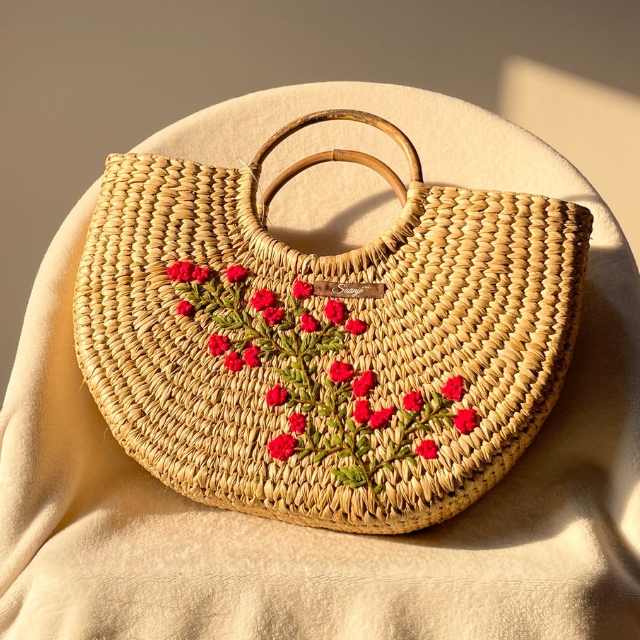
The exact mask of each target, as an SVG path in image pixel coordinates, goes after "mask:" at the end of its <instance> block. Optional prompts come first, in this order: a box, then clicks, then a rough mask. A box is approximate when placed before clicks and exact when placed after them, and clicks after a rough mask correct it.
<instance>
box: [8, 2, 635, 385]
mask: <svg viewBox="0 0 640 640" xmlns="http://www.w3.org/2000/svg"><path fill="white" fill-rule="evenodd" d="M1 15H2V19H1V21H0V30H1V31H0V68H1V85H0V86H1V87H2V95H1V98H0V99H1V100H2V103H1V113H2V118H0V127H1V128H2V129H1V131H0V140H1V141H2V154H1V155H0V162H1V163H2V166H1V167H0V169H1V171H0V176H1V178H0V179H1V180H2V199H1V200H0V202H1V205H0V206H1V209H0V216H1V223H2V227H1V229H2V233H0V268H1V269H2V274H3V275H4V277H3V280H2V296H3V313H2V316H0V336H1V337H0V393H3V390H4V387H5V385H6V381H7V379H8V375H9V372H10V369H11V362H12V359H13V355H14V351H15V347H16V343H17V339H18V335H19V330H20V325H21V320H22V315H23V314H24V309H25V306H26V303H27V299H28V295H29V290H30V285H31V282H32V281H33V278H34V277H35V273H36V270H37V268H38V265H39V263H40V260H41V258H42V255H43V253H44V251H45V250H46V247H47V245H48V243H49V241H50V239H51V237H52V236H53V234H54V233H55V231H56V229H57V228H58V226H59V225H60V223H61V222H62V220H63V219H64V217H65V215H66V213H67V212H68V211H69V209H70V208H71V207H72V206H73V204H74V202H75V201H76V200H77V199H78V198H79V196H80V195H81V194H82V192H83V191H84V189H85V188H86V187H87V186H88V185H89V184H90V183H91V182H92V181H93V180H94V179H95V178H96V177H98V176H99V174H100V173H101V169H102V163H103V161H104V157H105V156H106V155H107V153H109V152H111V151H123V150H127V149H129V148H130V147H132V146H133V145H135V144H136V143H137V142H139V141H140V140H142V139H144V138H145V137H147V136H148V135H150V134H151V133H153V132H154V131H157V130H158V129H160V128H162V127H164V126H166V125H168V124H170V123H171V122H173V121H175V120H177V119H179V118H181V117H184V116H186V115H188V114H190V113H192V112H194V111H196V110H199V109H202V108H204V107H207V106H209V105H211V104H215V103H217V102H221V101H223V100H226V99H229V98H232V97H235V96H239V95H243V94H245V93H249V92H252V91H257V90H260V89H266V88H270V87H274V86H281V85H287V84H295V83H303V82H318V81H324V80H365V81H372V82H389V83H396V84H406V85H411V86H415V87H420V88H424V89H429V90H433V91H438V92H441V93H446V94H449V95H453V96H456V97H459V98H462V99H464V100H467V101H469V102H473V103H475V104H477V105H479V106H481V107H484V108H486V109H490V110H493V111H496V112H498V113H501V114H502V115H505V116H506V117H508V118H509V119H511V120H513V121H514V122H516V123H518V124H521V125H523V126H525V127H527V128H529V129H530V130H531V131H533V132H534V133H536V134H537V135H539V136H540V137H542V138H544V139H546V140H547V141H548V142H550V143H551V144H552V145H554V146H556V148H558V149H559V150H560V151H561V152H562V153H564V154H565V155H566V156H567V157H568V158H569V159H570V160H572V161H573V162H574V164H576V165H577V166H578V167H579V168H580V169H582V171H583V172H584V173H585V175H586V176H587V177H588V178H589V179H590V180H591V181H592V182H593V183H594V185H595V186H596V188H598V189H599V190H600V192H601V193H602V195H603V196H604V198H605V199H607V200H608V201H609V202H610V204H611V206H612V208H613V211H614V213H615V214H616V215H617V216H618V219H619V220H620V222H621V224H622V226H623V228H624V229H625V231H626V232H627V235H628V236H629V238H630V240H631V242H632V245H633V246H634V248H635V249H636V255H639V252H640V227H639V226H638V222H637V218H638V216H637V213H636V210H637V208H638V206H637V205H635V204H634V202H633V195H632V193H629V194H628V193H626V192H632V191H633V189H634V187H635V183H637V182H638V175H639V172H638V154H637V152H635V149H637V148H638V144H637V141H638V131H639V130H640V127H638V118H639V115H638V114H639V100H638V96H640V38H639V37H638V33H639V27H640V2H638V1H637V0H608V1H606V2H605V1H598V0H531V1H527V0H513V1H510V2H508V1H506V0H484V1H483V0H446V1H445V0H439V1H425V0H413V1H405V0H393V1H391V0H387V1H381V0H368V2H364V0H357V1H356V0H351V1H350V0H322V1H309V0H303V1H300V0H297V1H293V0H291V1H288V0H286V1H285V0H271V1H270V2H258V1H251V2H246V1H242V0H236V1H235V2H220V1H218V0H180V1H177V0H172V1H168V0H154V1H153V2H152V1H150V0H148V1H147V0H126V1H125V0H106V1H105V0H103V1H102V2H95V1H93V0H77V1H75V2H73V1H69V0H57V1H55V2H46V1H44V0H41V1H29V0H23V1H22V2H16V1H13V2H7V3H3V7H2V14H1ZM427 173H428V168H427Z"/></svg>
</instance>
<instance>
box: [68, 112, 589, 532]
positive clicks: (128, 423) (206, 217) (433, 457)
mask: <svg viewBox="0 0 640 640" xmlns="http://www.w3.org/2000/svg"><path fill="white" fill-rule="evenodd" d="M333 119H346V120H355V121H359V122H363V123H367V124H370V125H373V126H375V127H378V128H379V129H381V130H383V131H385V132H386V133H388V134H389V135H391V136H392V137H393V138H394V139H395V140H396V141H397V142H398V143H399V144H400V146H401V147H402V148H403V150H404V152H405V155H406V157H407V159H408V162H409V165H410V169H411V183H410V184H409V188H408V190H407V189H405V187H404V185H403V184H402V182H401V181H400V180H399V178H398V177H397V176H396V175H395V174H394V173H393V171H391V169H389V168H388V167H387V166H386V165H384V164H383V163H381V162H380V161H379V160H376V159H375V158H372V157H370V156H367V155H366V154H361V153H358V152H354V151H335V150H334V151H329V152H326V153H323V154H316V155H315V156H310V157H309V158H306V159H304V160H303V161H301V162H299V163H297V164H296V165H294V166H293V167H291V168H290V169H289V170H287V171H285V172H284V173H283V174H281V175H280V176H279V177H278V178H277V179H276V180H275V181H274V183H273V184H272V185H270V186H269V187H268V188H267V189H266V190H265V191H264V194H263V197H262V200H261V201H260V202H258V199H257V196H256V194H257V193H258V189H257V184H258V179H259V175H260V169H261V166H262V163H263V161H264V160H265V158H266V157H267V156H268V154H269V153H270V152H271V151H272V150H273V148H274V147H275V146H276V145H277V144H278V143H279V142H280V141H281V140H283V139H284V138H286V137H287V136H289V135H290V134H292V133H293V132H295V131H297V130H298V129H300V128H302V127H305V126H307V125H310V124H313V123H315V122H320V121H324V120H333ZM329 160H346V161H351V162H360V163H362V164H366V165H367V166H370V167H372V168H373V169H375V170H377V171H379V172H380V173H381V174H382V175H384V176H385V177H386V178H387V180H388V181H389V182H390V184H391V185H392V186H393V188H394V189H395V191H396V193H397V194H398V196H399V198H400V200H401V202H403V207H402V212H401V214H400V217H399V218H398V219H397V221H396V222H395V224H394V225H393V227H392V228H391V229H390V230H389V231H388V232H386V233H385V234H384V235H382V236H381V237H380V238H378V239H377V240H375V241H373V242H371V243H369V244H367V245H366V246H364V247H362V248H360V249H357V250H354V251H350V252H348V253H344V254H342V255H337V256H322V257H317V256H315V255H303V254H301V253H299V252H298V251H295V250H294V249H292V248H290V247H288V246H286V245H285V244H283V243H282V242H280V241H278V240H276V239H274V238H273V237H272V236H270V235H269V233H268V232H267V230H266V226H265V224H264V221H265V220H266V213H267V211H268V204H269V202H270V200H271V198H272V197H273V196H274V194H275V193H276V192H277V190H278V188H279V187H280V186H282V184H284V182H286V181H287V180H288V179H290V178H291V177H293V176H294V175H296V173H298V172H300V171H302V170H303V169H304V168H306V167H307V166H311V165H312V164H317V163H318V162H325V161H329ZM591 223H592V217H591V214H590V213H589V211H588V210H587V209H584V208H583V207H580V206H578V205H575V204H571V203H567V202H563V201H561V200H555V199H551V198H546V197H543V196H536V195H529V194H521V193H503V192H500V191H481V190H472V189H463V188H454V187H427V186H426V185H425V184H423V182H422V174H421V168H420V161H419V159H418V156H417V154H416V151H415V149H414V147H413V145H412V144H411V142H410V141H409V140H408V139H407V137H406V136H405V135H404V134H403V133H402V132H401V131H400V130H399V129H397V128H396V127H395V126H393V125H392V124H390V123H389V122H387V121H385V120H382V119H381V118H378V117H376V116H373V115H371V114H366V113H362V112H357V111H348V110H334V111H323V112H319V113H315V114H312V115H309V116H306V117H304V118H300V119H298V120H296V121H294V122H292V123H291V124H289V125H288V126H286V127H285V128H284V129H282V130H281V131H279V132H278V133H277V134H276V135H274V136H273V137H272V138H271V139H270V140H269V141H268V142H267V143H266V144H265V145H264V146H263V147H262V149H260V151H259V152H258V154H257V155H256V157H255V159H254V161H253V163H252V164H251V165H250V166H248V167H245V168H242V169H229V168H220V167H210V166H206V165H202V164H198V163H196V162H191V161H184V160H177V159H174V158H167V157H162V156H156V155H150V154H124V155H118V154H116V155H111V156H109V158H108V160H107V163H106V170H105V174H104V179H103V182H102V189H101V193H100V197H99V200H98V204H97V207H96V211H95V214H94V216H93V219H92V222H91V226H90V229H89V232H88V237H87V242H86V247H85V249H84V254H83V257H82V261H81V264H80V268H79V272H78V277H77V282H76V287H75V298H74V330H75V344H76V352H77V357H78V361H79V363H80V367H81V369H82V372H83V374H84V378H85V380H86V382H87V384H88V386H89V389H90V390H91V393H92V394H93V396H94V398H95V400H96V402H97V404H98V406H99V407H100V410H101V411H102V413H103V415H104V417H105V419H106V420H107V422H108V424H109V426H110V428H111V430H112V431H113V434H114V435H115V437H116V439H117V440H118V442H119V443H120V444H121V445H122V446H123V447H124V449H125V450H126V452H127V453H128V454H129V455H130V456H132V457H133V458H135V459H136V460H137V461H138V462H139V463H140V464H142V465H143V466H144V467H145V468H146V469H148V470H149V471H150V472H151V473H152V474H153V475H155V476H156V477H157V478H159V479H160V480H161V481H162V482H164V483H165V484H167V485H168V486H170V487H171V488H173V489H175V490H176V491H178V492H180V493H182V494H184V495H185V496H188V497H189V498H192V499H194V500H197V501H199V502H204V503H206V504H208V505H213V506H217V507H223V508H226V509H234V510H237V511H242V512H246V513H251V514H255V515H260V516H265V517H268V518H276V519H279V520H284V521H286V522H293V523H297V524H305V525H311V526H320V527H328V528H331V529H338V530H342V531H351V532H362V533H382V534H386V533H402V532H407V531H411V530H414V529H419V528H422V527H425V526H429V525H432V524H435V523H438V522H442V521H443V520H446V519H447V518H450V517H451V516H453V515H455V514H457V513H459V512H460V511H462V510H463V509H465V508H466V507H468V506H469V505H470V504H472V503H473V502H474V501H475V500H477V499H478V498H479V497H480V496H482V495H483V494H484V493H485V492H486V491H488V490H489V489H490V488H491V487H492V486H493V485H495V484H496V482H497V481H498V480H500V479H501V478H502V477H503V476H504V475H505V473H506V472H507V471H508V470H509V469H510V468H511V467H512V465H513V464H514V463H515V462H516V460H517V459H518V458H519V457H520V456H521V455H522V453H523V452H524V450H525V449H526V447H527V446H528V445H529V443H530V442H531V441H532V439H533V437H534V436H535V435H536V433H537V432H538V430H539V428H540V425H541V424H542V422H543V421H544V420H545V418H546V417H547V415H548V414H549V412H550V410H551V408H552V407H553V405H554V403H555V401H556V399H557V398H558V394H559V392H560V389H561V386H562V382H563V379H564V376H565V373H566V371H567V367H568V366H569V361H570V358H571V353H572V349H573V344H574V341H575V337H576V332H577V329H578V322H579V315H580V298H581V290H582V284H583V280H584V274H585V268H586V263H587V250H588V244H589V235H590V231H591Z"/></svg>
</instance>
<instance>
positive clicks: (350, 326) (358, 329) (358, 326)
mask: <svg viewBox="0 0 640 640" xmlns="http://www.w3.org/2000/svg"><path fill="white" fill-rule="evenodd" d="M368 326H369V325H368V324H367V323H366V322H363V321H362V320H358V319H357V318H356V319H355V320H349V322H347V324H346V325H345V327H344V328H345V329H346V330H347V331H348V332H349V333H350V334H351V335H352V336H360V335H362V334H363V333H364V332H365V331H366V330H367V327H368Z"/></svg>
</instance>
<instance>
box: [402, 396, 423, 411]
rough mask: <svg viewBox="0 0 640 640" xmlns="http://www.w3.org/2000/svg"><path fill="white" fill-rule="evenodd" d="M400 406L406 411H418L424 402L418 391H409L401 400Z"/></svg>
mask: <svg viewBox="0 0 640 640" xmlns="http://www.w3.org/2000/svg"><path fill="white" fill-rule="evenodd" d="M402 404H403V405H404V408H405V409H406V410H407V411H420V409H422V407H423V405H424V400H423V399H422V394H421V393H420V392H419V391H409V393H407V394H406V395H405V396H404V397H403V398H402Z"/></svg>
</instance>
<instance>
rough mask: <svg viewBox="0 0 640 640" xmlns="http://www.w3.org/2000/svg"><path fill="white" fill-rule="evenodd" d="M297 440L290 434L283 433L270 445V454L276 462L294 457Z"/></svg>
mask: <svg viewBox="0 0 640 640" xmlns="http://www.w3.org/2000/svg"><path fill="white" fill-rule="evenodd" d="M296 443H297V440H296V439H295V438H294V437H293V436H292V435H290V434H288V433H281V434H280V435H279V436H277V437H275V438H274V439H273V440H272V441H271V442H270V443H269V444H268V447H269V454H270V455H271V457H272V458H275V459H276V460H286V459H287V458H290V457H291V456H292V455H293V452H294V451H295V448H296Z"/></svg>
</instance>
